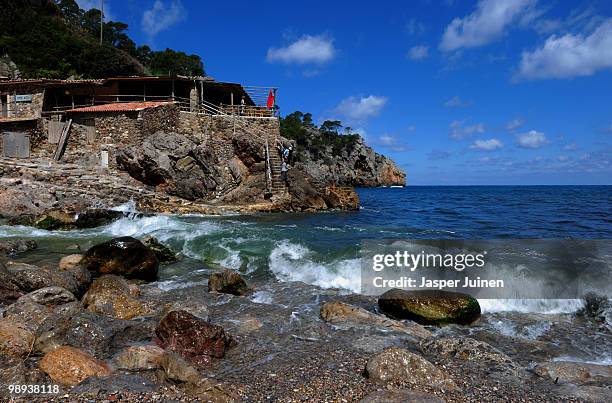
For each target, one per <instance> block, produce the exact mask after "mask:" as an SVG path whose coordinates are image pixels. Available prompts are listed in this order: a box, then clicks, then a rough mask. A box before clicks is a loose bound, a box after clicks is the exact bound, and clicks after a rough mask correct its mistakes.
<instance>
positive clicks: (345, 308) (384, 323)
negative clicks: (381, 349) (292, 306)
mask: <svg viewBox="0 0 612 403" xmlns="http://www.w3.org/2000/svg"><path fill="white" fill-rule="evenodd" d="M320 315H321V319H323V320H324V321H325V322H328V323H331V324H334V325H338V324H362V325H368V326H375V327H380V328H385V329H389V330H395V331H398V332H404V333H409V334H411V335H413V336H415V337H417V338H425V337H430V336H431V335H432V333H431V332H430V331H429V330H427V329H425V328H424V327H423V326H421V325H418V324H416V323H402V322H399V321H396V320H393V319H388V318H386V317H384V316H381V315H376V314H374V313H372V312H369V311H367V310H365V309H363V308H360V307H357V306H353V305H349V304H346V303H344V302H340V301H334V302H326V303H325V304H323V306H321V311H320Z"/></svg>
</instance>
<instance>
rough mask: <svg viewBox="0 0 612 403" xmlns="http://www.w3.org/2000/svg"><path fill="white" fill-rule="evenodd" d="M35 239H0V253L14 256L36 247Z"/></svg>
mask: <svg viewBox="0 0 612 403" xmlns="http://www.w3.org/2000/svg"><path fill="white" fill-rule="evenodd" d="M36 247H37V245H36V241H33V240H29V239H6V240H2V241H0V254H2V255H5V256H14V255H17V254H19V253H23V252H27V251H30V250H33V249H36Z"/></svg>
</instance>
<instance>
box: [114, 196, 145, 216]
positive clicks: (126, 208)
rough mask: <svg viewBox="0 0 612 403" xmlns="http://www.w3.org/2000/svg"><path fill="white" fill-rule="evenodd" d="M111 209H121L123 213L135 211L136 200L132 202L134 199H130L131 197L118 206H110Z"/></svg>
mask: <svg viewBox="0 0 612 403" xmlns="http://www.w3.org/2000/svg"><path fill="white" fill-rule="evenodd" d="M111 210H114V211H121V212H123V213H137V212H138V210H136V202H134V200H131V199H130V200H129V201H127V202H125V203H123V204H120V205H118V206H115V207H113V208H111Z"/></svg>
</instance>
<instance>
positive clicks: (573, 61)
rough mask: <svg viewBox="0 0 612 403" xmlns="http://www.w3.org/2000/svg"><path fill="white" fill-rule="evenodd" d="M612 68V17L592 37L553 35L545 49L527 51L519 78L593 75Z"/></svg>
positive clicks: (522, 57)
mask: <svg viewBox="0 0 612 403" xmlns="http://www.w3.org/2000/svg"><path fill="white" fill-rule="evenodd" d="M611 68H612V18H608V19H607V20H605V21H604V22H602V23H601V24H600V25H599V26H598V27H597V29H595V30H594V31H593V32H592V33H591V34H590V35H588V36H586V35H584V34H565V35H562V36H557V35H552V36H550V37H549V38H548V39H547V40H546V42H545V43H544V45H542V47H540V48H537V49H535V50H533V51H531V52H530V51H524V52H523V53H522V56H521V62H520V65H519V72H518V77H522V78H527V79H542V78H571V77H578V76H590V75H592V74H594V73H596V72H597V71H600V70H606V69H611Z"/></svg>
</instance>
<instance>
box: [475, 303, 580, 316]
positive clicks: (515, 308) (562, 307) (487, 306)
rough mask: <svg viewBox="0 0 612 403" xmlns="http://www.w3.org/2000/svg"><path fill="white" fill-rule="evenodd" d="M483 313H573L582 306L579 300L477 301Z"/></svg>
mask: <svg viewBox="0 0 612 403" xmlns="http://www.w3.org/2000/svg"><path fill="white" fill-rule="evenodd" d="M478 303H479V304H480V308H481V309H482V311H483V312H521V313H545V314H557V313H573V312H576V311H578V310H579V309H581V308H582V307H583V306H584V302H583V300H581V299H478Z"/></svg>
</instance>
